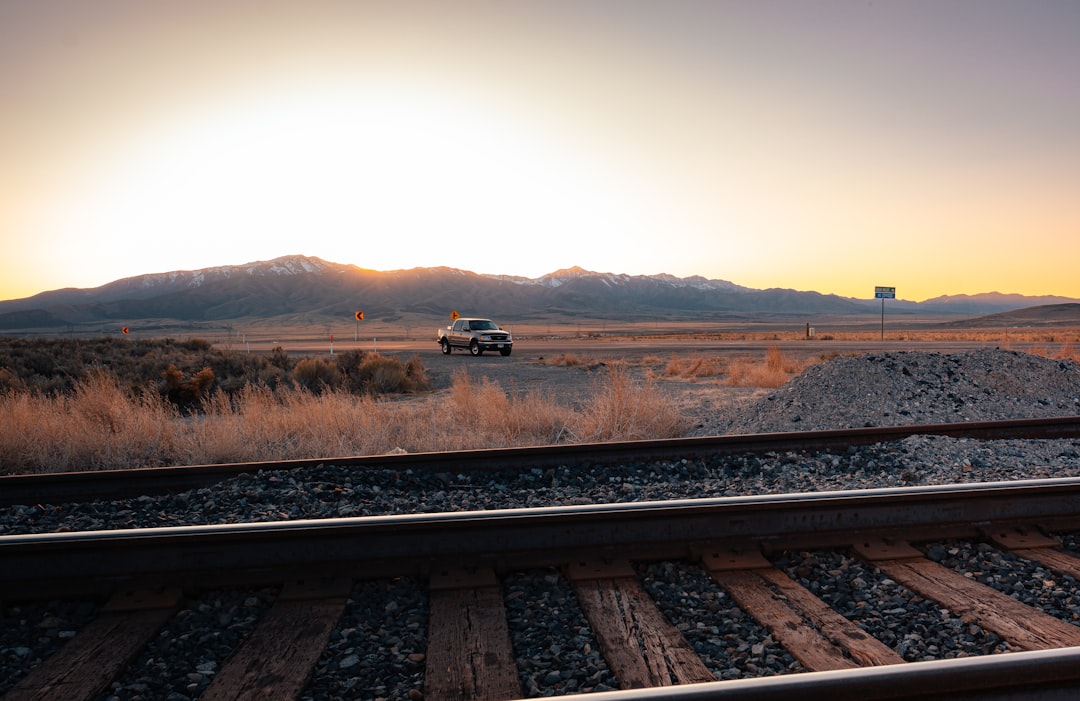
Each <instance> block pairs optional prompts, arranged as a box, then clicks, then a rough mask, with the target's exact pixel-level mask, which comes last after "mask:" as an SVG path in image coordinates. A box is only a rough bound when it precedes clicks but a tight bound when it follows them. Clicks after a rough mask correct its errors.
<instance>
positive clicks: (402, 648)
mask: <svg viewBox="0 0 1080 701" xmlns="http://www.w3.org/2000/svg"><path fill="white" fill-rule="evenodd" d="M1076 414H1080V365H1078V364H1077V363H1075V362H1071V361H1057V360H1048V359H1045V358H1040V357H1034V356H1028V355H1024V354H1020V353H1014V352H1007V351H990V350H984V351H974V352H968V353H958V354H954V355H943V354H939V353H890V354H878V355H868V356H860V357H844V358H837V359H835V360H832V361H829V362H826V363H823V364H820V365H817V366H814V367H812V368H810V369H809V370H807V371H806V372H805V373H804V374H803V375H802V376H800V377H798V378H796V379H795V380H794V381H792V382H791V383H790V384H789V385H788V386H786V387H784V388H782V389H780V390H778V391H776V392H774V393H772V394H769V395H767V396H765V397H763V398H761V399H760V400H758V401H755V402H753V403H752V404H749V405H746V406H744V407H742V408H741V409H739V410H737V411H736V412H734V413H733V414H730V415H727V416H709V417H704V419H703V425H705V431H704V432H706V433H722V432H732V433H753V432H765V431H791V430H811V429H824V428H840V427H859V426H867V425H899V424H913V423H943V422H956V421H977V420H978V421H981V420H991V419H1010V418H1023V417H1039V416H1066V415H1076ZM1078 475H1080V440H1046V441H1028V440H1024V441H990V442H982V441H974V440H970V439H954V438H944V437H931V436H913V437H910V438H908V439H905V440H902V441H898V442H895V443H891V444H883V445H876V446H866V447H852V448H849V449H846V450H836V451H817V452H811V453H793V452H788V453H769V454H763V455H741V456H729V457H718V458H711V459H708V460H696V461H686V460H669V461H657V462H649V463H640V464H628V465H622V466H618V467H605V468H602V469H601V468H587V467H585V468H583V467H579V466H569V465H567V466H562V467H558V468H552V469H547V470H542V469H530V470H527V471H525V472H516V471H509V470H508V471H502V472H494V473H483V474H475V475H469V474H456V473H445V474H428V473H422V472H418V471H404V472H394V471H387V470H365V471H357V470H354V469H350V468H348V467H336V466H326V465H321V466H316V467H312V468H307V469H303V470H294V471H280V472H272V471H267V472H260V473H258V474H248V475H242V476H239V477H237V478H235V479H232V480H229V481H227V482H225V483H222V484H221V485H219V486H216V487H214V488H212V489H198V490H191V491H189V492H184V493H180V494H173V495H165V496H152V497H151V496H144V497H139V498H136V499H127V500H121V501H115V502H95V503H88V504H64V505H49V504H27V505H22V506H16V507H12V508H9V509H4V510H2V511H0V534H15V533H32V532H57V531H66V530H96V529H114V528H135V527H147V526H163V525H186V524H205V523H229V522H239V521H274V520H283V519H297V518H328V517H343V516H365V515H376V514H391V513H416V512H442V511H460V510H482V509H496V508H514V507H524V506H551V505H570V504H587V503H614V502H629V501H645V500H658V499H672V498H683V497H716V496H736V495H743V494H765V493H778V492H804V491H806V492H809V491H823V490H838V489H858V488H874V487H888V486H902V485H914V484H947V483H955V482H984V481H998V480H1015V479H1022V478H1029V477H1065V476H1078ZM954 549H955V550H956V551H957V552H955V553H954V552H952V551H953V550H954ZM931 556H932V557H933V556H938V557H939V559H940V561H942V562H945V563H947V564H950V565H953V564H955V565H956V566H958V567H967V568H968V569H969V570H970V571H971V572H972V573H973V574H972V576H984V575H985V573H987V572H991V571H992V570H991V569H990V567H989V566H988V564H987V563H986V562H985V561H984V560H986V558H988V557H990V559H991V560H992V562H991V563H990V564H994V565H995V568H996V567H997V566H998V565H999V564H1002V563H1003V566H1009V567H1012V566H1014V563H1009V562H1006V561H1007V560H1008V558H1001V557H998V558H996V559H995V558H994V557H992V553H987V552H983V551H981V550H976V551H974V552H967V551H965V550H963V549H960V548H958V547H957V548H954V547H952V546H950V545H943V546H941V549H940V550H937V549H935V550H933V552H932V553H931ZM975 558H982V559H978V560H975ZM999 560H1000V561H1002V562H1001V563H999V562H998V561H999ZM965 563H967V564H965ZM778 564H779V565H780V566H781V567H783V568H785V569H786V570H787V571H789V572H790V573H792V576H794V577H796V578H798V579H799V580H800V581H802V582H803V583H804V584H808V586H810V584H809V583H810V582H811V580H812V581H813V582H814V584H813V585H812V587H813V588H814V590H815V591H816V593H818V594H819V596H821V597H822V598H824V599H826V600H827V601H829V603H830V604H832V605H833V606H835V607H836V608H837V609H838V610H840V611H841V612H843V613H845V615H850V616H851V617H852V618H853V619H854V620H856V621H857V622H858V623H859V624H860V625H862V626H863V627H864V628H865V629H866V630H868V631H869V632H871V633H872V634H874V635H875V636H876V637H878V638H880V639H881V640H883V641H885V642H886V644H888V645H890V646H893V647H894V648H895V649H897V650H898V651H899V652H900V653H901V654H902V655H903V656H904V657H905V659H909V660H919V659H929V658H940V657H949V656H962V655H973V654H988V653H991V652H999V651H1001V650H1003V649H1004V647H1003V644H1002V643H1001V641H1000V640H998V639H997V638H996V637H995V636H993V635H991V634H987V633H986V632H984V631H982V630H981V629H978V627H975V626H969V625H966V624H964V623H963V622H962V621H960V620H958V619H953V618H951V617H949V616H948V615H945V614H943V613H942V612H941V611H939V610H938V609H937V608H936V607H934V606H932V605H929V604H927V602H925V601H922V600H920V599H918V597H915V596H914V595H912V594H911V593H910V592H906V591H905V590H903V589H902V588H901V587H899V586H898V585H896V584H895V583H894V582H891V581H890V580H888V579H887V578H884V577H882V576H881V575H880V573H878V572H876V571H875V570H874V569H873V568H872V567H868V566H865V565H862V564H860V563H859V562H857V561H854V560H851V559H850V558H846V557H844V556H842V555H839V554H829V553H797V554H788V555H785V556H784V559H783V560H782V561H781V562H778ZM975 572H979V573H983V574H980V575H975V574H974V573H975ZM993 572H995V573H996V574H990V575H985V576H988V577H991V579H988V583H989V582H991V581H993V582H998V583H999V584H1001V585H1002V586H1005V587H1009V586H1015V583H1016V582H1017V581H1021V582H1022V581H1037V582H1039V586H1040V587H1043V588H1045V589H1047V590H1048V591H1046V592H1041V593H1040V594H1039V596H1041V597H1043V599H1042V600H1040V605H1042V604H1046V605H1051V604H1052V605H1054V606H1057V607H1058V609H1059V610H1060V612H1061V613H1060V615H1061V616H1062V617H1063V618H1066V619H1069V617H1076V616H1080V609H1078V603H1080V602H1075V601H1074V600H1073V598H1072V596H1071V595H1068V596H1064V595H1062V594H1060V593H1055V592H1061V591H1066V590H1071V585H1069V586H1066V583H1060V586H1058V584H1053V585H1045V586H1044V585H1043V584H1042V582H1045V581H1051V582H1053V581H1054V580H1053V579H1052V578H1050V577H1049V576H1048V575H1045V573H1042V572H1027V571H1022V572H1018V573H1015V574H1003V573H1002V571H999V570H997V569H995V570H993ZM641 573H642V575H643V581H644V584H645V586H646V587H647V588H648V590H649V591H650V593H651V594H652V595H653V596H654V597H655V598H656V600H657V603H658V605H660V606H661V607H662V608H663V609H664V610H665V611H666V612H667V613H668V615H669V617H670V619H671V620H672V621H673V622H675V624H676V625H678V626H679V627H680V628H681V629H682V630H683V631H684V632H685V633H686V636H687V638H688V640H690V641H691V644H692V645H694V647H695V649H697V650H698V652H699V653H700V654H701V655H702V658H703V659H704V660H705V661H706V663H707V664H708V665H709V666H710V669H712V670H713V672H714V674H715V675H716V676H717V678H722V679H727V678H734V677H738V676H754V675H764V674H782V673H786V672H790V671H793V670H794V669H797V668H798V666H797V663H795V662H794V661H793V660H792V659H791V657H790V656H789V655H788V654H787V653H786V652H785V651H783V650H782V649H780V648H779V647H778V646H776V645H775V644H774V643H773V642H772V641H771V640H770V639H769V638H768V636H767V634H766V633H765V632H764V631H762V630H761V629H760V628H758V627H757V626H756V624H755V623H753V621H752V619H750V618H749V617H748V616H745V615H744V614H742V612H740V611H739V610H738V609H737V607H734V605H733V604H732V603H731V602H730V601H729V600H727V598H726V594H725V593H724V592H723V591H721V590H719V589H718V588H717V587H715V585H713V584H711V582H710V581H709V579H708V578H707V577H706V576H704V575H703V573H702V572H700V571H699V570H697V569H695V568H693V567H690V566H686V565H684V564H681V563H660V564H656V565H650V566H649V567H647V568H645V569H644V570H642V572H641ZM995 578H996V579H995ZM1033 578H1034V579H1033ZM503 586H504V594H505V595H506V598H507V606H508V611H509V617H510V624H511V634H512V637H513V639H514V645H515V651H516V653H517V655H518V668H519V671H520V673H521V678H522V685H523V688H524V689H525V690H526V691H527V692H528V694H529V695H530V696H548V695H561V694H567V693H580V692H582V691H586V690H590V689H591V690H602V689H607V688H613V686H614V684H615V681H614V679H613V678H612V676H611V673H610V671H609V670H608V669H607V667H606V665H605V664H604V662H603V659H602V657H600V656H599V654H598V652H597V645H596V642H595V640H593V639H592V633H591V631H590V630H589V628H588V625H587V624H585V623H584V619H583V617H582V615H581V612H580V610H579V609H578V607H577V605H576V603H575V602H574V600H573V596H572V591H571V590H570V589H569V587H568V585H567V583H566V582H565V581H564V580H562V578H561V577H559V576H558V575H557V574H553V573H551V572H548V571H541V572H529V573H519V574H516V575H513V576H511V577H509V578H508V579H507V580H506V581H505V582H504V584H503ZM266 600H267V597H266V596H262V595H260V596H254V595H245V596H244V597H243V601H240V603H239V604H238V603H236V601H233V602H232V603H228V604H220V605H219V604H213V603H211V604H207V605H209V606H210V611H209V612H208V613H213V612H214V611H215V610H217V609H219V608H220V607H221V606H226V605H227V607H228V610H229V611H230V612H231V613H230V616H231V617H232V618H233V619H236V620H237V622H238V624H239V623H246V621H247V619H248V616H246V615H241V614H242V613H243V611H244V610H245V609H246V607H247V605H248V603H249V602H250V603H251V605H252V606H255V607H259V606H262V605H264V604H265V602H266ZM403 602H404V603H403ZM204 603H205V602H204ZM202 606H203V604H200V603H199V602H196V603H193V604H192V605H191V607H189V609H188V610H189V611H190V613H189V614H187V616H188V618H189V619H190V618H192V617H195V616H196V615H198V614H199V613H200V609H201V607H202ZM237 607H239V608H237ZM426 607H427V601H426V592H425V590H424V586H423V583H422V582H421V583H417V582H411V581H409V580H396V581H394V582H374V583H363V584H360V585H358V587H357V589H356V590H355V591H354V593H353V596H352V598H351V600H350V605H349V607H348V611H347V612H346V614H345V616H344V617H343V619H342V622H341V625H340V626H339V628H338V630H337V631H335V633H334V635H333V637H332V639H331V643H330V646H329V648H328V649H327V652H326V654H325V655H324V657H323V659H322V660H321V661H320V662H319V666H318V670H317V673H316V682H315V683H314V685H313V686H312V688H311V689H309V691H308V695H307V696H306V697H305V698H310V699H327V698H338V697H341V696H348V697H356V698H372V699H407V698H413V699H415V698H418V695H419V693H420V692H419V690H420V689H422V676H423V666H424V657H423V651H424V649H425V642H424V641H425V637H426V621H427V614H426ZM51 610H52V609H50V608H49V607H48V606H43V607H40V610H37V609H33V610H32V609H30V608H28V607H22V608H7V609H5V610H4V611H3V615H4V624H5V625H4V627H3V628H4V629H3V631H0V680H6V679H9V678H11V677H14V676H15V675H20V674H21V673H22V670H23V669H25V667H26V665H27V664H28V663H29V660H30V659H31V658H34V659H36V658H38V657H39V656H40V655H41V654H43V653H41V652H39V651H38V649H39V644H40V645H42V646H44V645H48V644H49V643H50V641H49V640H48V638H50V637H56V636H57V635H63V634H65V633H64V631H66V630H67V628H68V626H69V625H75V624H76V623H77V620H76V619H78V618H79V616H78V615H76V613H78V612H72V613H64V614H53V613H50V611H51ZM28 612H29V613H28ZM541 612H542V613H543V616H540V615H539V614H540V613H541ZM27 618H29V619H33V620H31V621H30V623H29V626H27V625H21V624H20V625H15V623H11V624H9V622H10V621H16V620H20V621H21V620H23V619H27ZM541 619H542V622H541ZM68 620H71V621H72V623H71V624H68V623H67V622H66V621H68ZM230 620H232V619H230ZM35 621H36V622H35ZM186 625H187V622H186V621H185V620H184V619H181V620H180V621H179V622H178V624H177V626H178V627H174V628H172V629H170V630H169V631H167V632H166V633H164V634H163V638H162V639H161V640H160V641H158V643H157V645H156V647H155V649H154V650H150V651H148V653H147V656H146V657H145V658H144V660H143V661H141V662H139V663H137V665H136V668H135V669H134V671H132V673H131V674H132V676H131V677H130V678H127V679H126V680H125V681H123V682H121V684H120V685H118V686H117V687H116V688H114V689H113V690H112V691H111V693H110V695H109V696H107V697H106V698H125V699H128V698H130V699H134V698H139V697H140V694H142V696H141V697H142V698H149V697H153V698H172V699H177V700H179V699H184V698H191V697H193V696H194V695H195V694H196V693H197V692H198V691H199V690H200V689H201V688H203V687H204V686H205V684H206V683H208V680H209V677H211V676H212V675H213V674H214V672H215V671H216V669H217V665H218V664H220V654H217V653H213V654H211V653H210V650H209V649H207V650H205V651H204V650H200V649H197V648H201V647H204V646H202V645H201V644H199V637H198V635H197V634H195V633H191V632H185V631H186V628H185V626H186ZM35 626H36V629H38V630H37V631H35ZM28 627H29V628H30V630H31V632H29V633H27V628H28ZM54 632H56V635H54ZM193 636H194V637H193ZM387 640H390V641H396V642H393V643H392V644H391V645H389V646H387V644H386V641H387ZM192 642H194V643H195V644H194V646H189V648H187V651H185V648H184V645H182V644H181V643H183V644H190V643H192ZM226 643H227V644H230V645H231V644H232V643H231V642H229V641H226ZM216 644H217V643H216V642H215V645H216ZM206 647H209V646H206ZM42 649H44V648H42ZM166 657H168V658H173V660H174V662H172V663H171V664H175V665H177V667H176V668H175V669H174V668H168V669H167V668H164V667H162V666H161V665H162V663H163V660H164V659H165V658H166ZM155 676H156V677H158V678H161V679H168V680H173V681H171V682H168V684H167V686H168V690H166V689H165V688H163V687H158V686H154V687H152V688H151V687H150V686H148V685H149V684H150V681H149V680H150V679H151V678H153V677H155ZM163 683H164V682H163ZM2 688H3V686H2V684H0V690H2ZM147 694H149V695H147Z"/></svg>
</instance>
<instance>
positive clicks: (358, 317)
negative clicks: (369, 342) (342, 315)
mask: <svg viewBox="0 0 1080 701" xmlns="http://www.w3.org/2000/svg"><path fill="white" fill-rule="evenodd" d="M353 316H354V317H356V334H355V335H354V336H353V340H354V341H357V342H359V341H360V322H361V321H363V320H364V312H356V314H353Z"/></svg>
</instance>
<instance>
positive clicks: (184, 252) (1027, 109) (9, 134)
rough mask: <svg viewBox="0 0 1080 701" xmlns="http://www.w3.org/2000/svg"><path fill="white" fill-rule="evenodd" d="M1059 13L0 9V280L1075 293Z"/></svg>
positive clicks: (1074, 188) (437, 6)
mask: <svg viewBox="0 0 1080 701" xmlns="http://www.w3.org/2000/svg"><path fill="white" fill-rule="evenodd" d="M1077 36H1080V5H1076V4H1073V3H1061V2H1050V1H1041V0H1034V1H1033V2H1026V3H1015V2H1005V1H1004V0H988V1H975V0H955V1H952V2H929V1H927V2H918V1H916V2H876V3H870V4H867V3H852V2H843V1H840V0H827V1H822V2H796V1H795V0H791V1H788V2H785V1H780V0H775V1H766V2H753V3H746V2H723V1H721V2H712V3H699V2H691V1H690V0H675V1H674V2H651V1H645V0H643V1H640V2H621V1H620V2H615V1H614V0H613V1H611V2H607V1H605V0H601V1H600V2H588V3H582V2H576V1H571V0H553V1H550V2H549V1H545V2H536V3H486V2H446V3H443V2H439V3H434V2H405V3H376V2H366V1H364V0H315V1H313V2H304V3H298V2H286V1H284V0H220V1H219V2H202V1H201V0H200V1H196V2H191V3H179V2H177V3H173V2H154V3H146V2H139V1H137V0H101V1H95V2H85V3H84V2H81V1H79V0H35V2H0V235H2V236H3V248H4V256H3V257H2V258H0V299H13V298H18V297H25V296H29V295H32V294H36V293H37V292H41V291H45V290H51V289H57V288H61V287H95V286H98V285H101V284H105V283H107V282H110V281H112V280H115V279H119V278H122V277H129V276H134V275H140V274H144V273H153V272H164V271H169V270H190V269H195V268H202V267H211V266H218V265H232V264H242V263H246V262H249V261H254V260H266V259H270V258H275V257H278V256H282V255H288V254H304V255H313V256H318V257H320V258H323V259H326V260H330V261H334V262H338V263H352V264H356V265H358V266H361V267H364V268H372V269H379V270H394V269H404V268H413V267H429V266H450V267H456V268H461V269H465V270H471V271H474V272H479V273H499V274H511V275H523V276H528V277H537V276H540V275H543V274H545V273H549V272H553V271H555V270H557V269H559V268H565V267H570V266H574V265H577V266H581V267H583V268H586V269H590V270H596V271H601V272H614V273H628V274H656V273H669V274H673V275H678V276H690V275H702V276H705V277H708V278H718V279H724V280H730V281H732V282H735V283H737V284H740V285H745V286H748V287H755V288H768V287H787V288H794V289H800V290H816V291H819V292H825V293H836V294H840V295H844V296H851V297H859V298H870V297H872V296H873V288H874V286H875V285H890V286H895V287H896V288H897V293H898V296H899V297H901V298H903V299H912V300H922V299H927V298H930V297H934V296H938V295H945V294H964V293H966V294H974V293H979V292H989V291H994V290H998V291H1002V292H1016V293H1021V294H1030V295H1040V294H1052V295H1062V296H1070V297H1076V298H1080V275H1078V274H1077V273H1076V268H1077V264H1076V260H1077V258H1078V254H1080V195H1078V193H1080V131H1078V130H1077V129H1076V125H1077V124H1080V71H1077V70H1076V66H1080V43H1078V42H1076V41H1075V37H1077Z"/></svg>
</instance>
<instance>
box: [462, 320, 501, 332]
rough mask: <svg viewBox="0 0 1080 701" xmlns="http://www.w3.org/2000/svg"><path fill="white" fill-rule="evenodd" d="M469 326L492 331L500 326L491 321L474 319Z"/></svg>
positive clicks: (474, 329) (475, 329)
mask: <svg viewBox="0 0 1080 701" xmlns="http://www.w3.org/2000/svg"><path fill="white" fill-rule="evenodd" d="M469 327H470V328H471V329H472V330H473V331H491V330H492V329H497V328H499V327H498V326H496V325H495V324H494V322H491V321H474V322H472V323H470V324H469Z"/></svg>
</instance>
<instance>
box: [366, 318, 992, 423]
mask: <svg viewBox="0 0 1080 701" xmlns="http://www.w3.org/2000/svg"><path fill="white" fill-rule="evenodd" d="M434 345H435V344H434V343H432V344H431V346H434ZM994 345H995V344H994V343H989V344H988V343H987V342H981V341H948V342H938V341H910V342H907V341H891V340H884V341H850V342H849V341H836V342H832V341H830V342H808V341H780V342H775V341H743V342H732V341H723V342H717V341H711V342H710V341H700V340H692V339H691V340H664V339H645V340H637V341H635V340H617V341H592V340H589V339H583V340H574V339H571V340H566V339H559V340H550V341H548V340H540V339H537V340H532V339H530V340H528V341H519V342H517V343H515V348H514V353H513V355H511V356H510V357H502V356H500V355H498V354H484V355H482V356H479V357H472V356H470V355H469V354H468V353H465V352H461V351H455V352H454V353H452V354H451V355H448V356H444V355H442V354H441V353H440V351H439V350H438V348H437V347H436V348H424V347H423V346H419V347H417V346H412V347H411V348H410V347H402V348H399V349H396V350H390V349H387V351H388V352H392V353H401V354H403V355H411V354H419V355H420V357H421V359H422V361H423V363H424V366H425V368H427V371H428V375H429V377H430V379H431V381H432V389H433V391H434V392H435V393H436V394H437V393H438V392H442V391H446V390H447V389H448V388H449V387H450V386H451V384H452V382H453V380H454V377H455V375H456V374H457V373H467V374H468V376H469V378H470V379H471V380H473V381H482V380H484V379H487V380H490V381H493V382H495V383H497V384H498V385H499V386H500V387H502V388H503V390H505V391H506V392H508V393H520V394H527V393H530V392H539V393H542V394H544V395H545V396H550V397H552V398H554V399H555V400H557V401H560V402H565V403H567V404H568V405H574V404H576V403H578V402H581V401H583V400H585V399H587V398H588V397H590V396H592V395H593V394H594V393H595V392H596V391H597V390H598V388H599V387H600V386H602V385H603V383H605V382H606V381H607V375H608V373H607V369H608V367H609V366H610V365H611V364H614V363H622V364H624V365H625V366H626V367H628V368H629V369H630V370H631V372H632V373H633V376H634V377H635V378H636V379H637V380H639V381H641V382H648V383H650V386H651V387H652V388H653V389H654V390H655V391H656V392H657V393H658V394H660V395H662V396H663V397H664V398H665V399H666V400H668V401H670V402H672V403H674V404H675V405H676V406H677V407H679V408H680V410H681V411H682V412H683V413H684V415H685V416H687V417H688V418H689V419H690V420H691V422H692V424H693V425H694V426H695V427H697V428H698V430H697V431H695V430H693V429H692V430H691V434H694V433H700V432H704V433H708V432H710V430H711V429H713V428H715V427H717V425H718V424H722V423H723V421H722V420H721V419H722V417H724V416H727V415H729V414H731V413H732V411H733V409H734V408H736V407H739V406H741V405H744V404H746V403H748V402H753V401H755V400H757V399H758V398H761V397H763V396H765V395H767V394H769V393H770V392H774V391H775V388H771V387H770V388H764V387H732V386H730V385H728V384H726V377H724V376H712V377H697V378H684V377H677V376H671V375H669V374H668V373H667V372H666V366H667V364H668V362H669V361H670V360H671V359H673V358H682V359H690V358H719V359H722V360H726V361H731V360H734V359H748V360H750V361H758V362H762V363H763V362H764V359H765V357H766V354H767V352H768V350H769V349H770V348H775V349H778V350H779V351H780V352H781V353H782V354H783V355H784V357H785V358H788V359H791V360H793V361H820V360H822V359H827V358H832V357H836V356H840V355H863V354H866V353H881V352H893V351H905V350H908V351H910V350H920V351H934V352H939V353H953V352H958V351H963V350H971V349H975V348H984V347H994ZM380 350H383V349H380ZM565 359H569V360H571V361H573V362H574V363H578V364H573V365H567V364H565V363H563V362H561V361H563V360H565Z"/></svg>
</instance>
